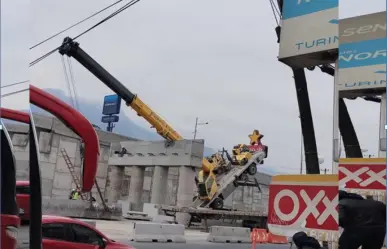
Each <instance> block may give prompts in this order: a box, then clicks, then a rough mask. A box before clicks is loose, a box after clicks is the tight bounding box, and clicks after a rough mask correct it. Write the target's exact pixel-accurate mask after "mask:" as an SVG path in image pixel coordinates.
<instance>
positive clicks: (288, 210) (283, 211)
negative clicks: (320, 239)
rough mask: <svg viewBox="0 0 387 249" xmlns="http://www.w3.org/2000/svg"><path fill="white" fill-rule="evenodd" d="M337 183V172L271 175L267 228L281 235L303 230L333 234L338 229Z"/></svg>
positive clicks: (289, 234)
mask: <svg viewBox="0 0 387 249" xmlns="http://www.w3.org/2000/svg"><path fill="white" fill-rule="evenodd" d="M305 179H306V180H305ZM337 186H338V177H337V175H314V176H311V175H297V176H294V175H293V176H292V175H288V176H285V175H283V176H281V175H280V176H274V177H273V179H272V184H271V185H270V189H269V193H270V194H269V212H268V224H269V230H270V231H275V233H276V234H279V235H284V236H292V235H293V234H294V233H295V232H297V231H302V230H303V231H306V232H311V231H314V232H315V233H316V231H317V233H325V234H328V233H329V234H330V235H325V237H327V236H328V237H329V236H330V237H332V236H334V235H333V234H335V233H336V232H337V230H338V211H337V210H338V188H337Z"/></svg>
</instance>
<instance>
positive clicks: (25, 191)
mask: <svg viewBox="0 0 387 249" xmlns="http://www.w3.org/2000/svg"><path fill="white" fill-rule="evenodd" d="M16 194H23V195H29V194H30V187H29V186H16Z"/></svg>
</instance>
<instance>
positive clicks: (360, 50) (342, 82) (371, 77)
mask: <svg viewBox="0 0 387 249" xmlns="http://www.w3.org/2000/svg"><path fill="white" fill-rule="evenodd" d="M339 32H340V37H339V38H340V43H339V62H338V77H337V81H336V84H337V88H338V91H355V92H362V91H363V92H364V90H368V91H369V90H370V89H384V90H385V88H386V62H387V61H386V12H385V11H384V12H379V13H374V14H369V15H363V16H357V17H353V18H347V19H343V20H340V25H339Z"/></svg>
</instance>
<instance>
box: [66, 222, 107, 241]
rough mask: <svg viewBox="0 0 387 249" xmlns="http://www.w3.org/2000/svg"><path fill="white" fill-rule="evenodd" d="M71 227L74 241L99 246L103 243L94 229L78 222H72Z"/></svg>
mask: <svg viewBox="0 0 387 249" xmlns="http://www.w3.org/2000/svg"><path fill="white" fill-rule="evenodd" d="M71 227H72V231H73V236H74V238H73V241H74V242H76V243H84V244H92V245H100V246H102V245H103V239H102V237H101V236H100V235H99V234H98V233H97V232H96V231H94V230H92V229H90V228H88V227H85V226H82V225H78V224H72V225H71Z"/></svg>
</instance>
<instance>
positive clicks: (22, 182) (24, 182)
mask: <svg viewBox="0 0 387 249" xmlns="http://www.w3.org/2000/svg"><path fill="white" fill-rule="evenodd" d="M29 185H30V182H29V181H16V186H29Z"/></svg>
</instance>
